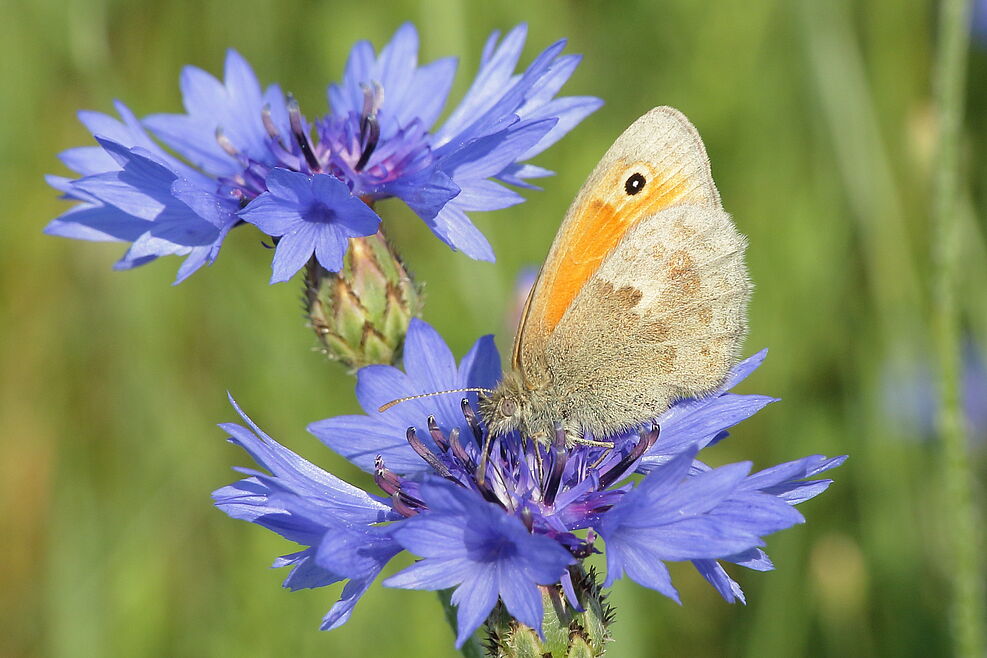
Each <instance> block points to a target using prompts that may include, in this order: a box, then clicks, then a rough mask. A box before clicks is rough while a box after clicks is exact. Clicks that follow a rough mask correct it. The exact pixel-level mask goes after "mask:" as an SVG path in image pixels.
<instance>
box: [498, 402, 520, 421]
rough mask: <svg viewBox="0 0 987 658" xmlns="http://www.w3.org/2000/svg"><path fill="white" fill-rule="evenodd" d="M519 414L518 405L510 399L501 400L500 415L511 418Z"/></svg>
mask: <svg viewBox="0 0 987 658" xmlns="http://www.w3.org/2000/svg"><path fill="white" fill-rule="evenodd" d="M516 412H517V405H515V404H514V400H512V399H510V398H501V400H500V413H502V414H503V415H504V416H506V417H508V418H509V417H511V416H513V415H514V414H515V413H516Z"/></svg>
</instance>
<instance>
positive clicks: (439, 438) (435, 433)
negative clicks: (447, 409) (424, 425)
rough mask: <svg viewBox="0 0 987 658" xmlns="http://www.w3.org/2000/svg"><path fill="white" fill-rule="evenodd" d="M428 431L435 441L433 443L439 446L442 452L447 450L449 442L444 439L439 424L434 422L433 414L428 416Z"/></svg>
mask: <svg viewBox="0 0 987 658" xmlns="http://www.w3.org/2000/svg"><path fill="white" fill-rule="evenodd" d="M428 433H429V434H430V435H431V436H432V440H433V441H435V445H437V446H439V450H441V451H442V452H448V451H449V442H448V441H447V440H446V437H445V434H443V433H442V430H441V429H439V424H438V423H437V422H435V416H429V417H428Z"/></svg>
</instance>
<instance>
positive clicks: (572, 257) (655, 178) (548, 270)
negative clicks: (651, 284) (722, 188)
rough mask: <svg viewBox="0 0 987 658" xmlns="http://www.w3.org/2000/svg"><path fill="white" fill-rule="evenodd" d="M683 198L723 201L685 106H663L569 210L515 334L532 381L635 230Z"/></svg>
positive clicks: (614, 150)
mask: <svg viewBox="0 0 987 658" xmlns="http://www.w3.org/2000/svg"><path fill="white" fill-rule="evenodd" d="M683 204H690V205H693V206H697V207H703V208H719V207H720V198H719V193H718V192H717V190H716V186H715V185H714V184H713V179H712V175H711V173H710V168H709V160H708V158H707V157H706V149H705V147H704V146H703V143H702V140H701V139H700V137H699V134H698V132H697V131H696V129H695V128H694V127H693V126H692V124H691V123H689V120H688V119H686V118H685V116H684V115H682V113H681V112H679V111H678V110H675V109H673V108H670V107H658V108H655V109H653V110H651V111H650V112H648V113H647V114H645V115H644V116H642V117H641V118H640V119H638V120H637V121H635V122H634V123H633V124H632V125H631V126H630V127H629V128H628V129H627V130H626V131H624V133H623V134H622V135H621V136H620V137H618V138H617V140H616V141H615V142H614V144H613V146H611V147H610V149H609V150H608V151H607V153H606V154H605V155H604V156H603V158H602V159H601V160H600V163H599V164H598V165H597V166H596V168H595V169H594V170H593V173H591V174H590V176H589V178H588V179H587V181H586V183H585V184H584V185H583V187H582V189H581V190H580V192H579V194H578V195H577V197H576V199H575V201H573V203H572V205H571V206H570V208H569V210H568V212H567V213H566V216H565V219H564V220H563V222H562V226H561V227H560V228H559V232H558V234H557V235H556V237H555V241H554V242H553V244H552V247H551V249H550V250H549V253H548V257H547V259H546V261H545V265H544V266H543V267H542V270H541V273H540V274H539V276H538V280H537V281H536V282H535V285H534V286H533V287H532V290H531V293H530V294H529V297H528V300H527V302H526V305H525V310H524V313H523V315H522V318H521V323H520V326H519V328H518V332H517V335H516V337H515V341H514V350H513V358H512V364H513V366H514V368H515V370H517V371H519V372H520V374H521V375H522V377H523V379H524V382H525V384H526V386H528V387H529V388H532V389H536V388H541V387H544V386H546V385H548V383H549V382H550V381H551V380H552V378H553V374H554V373H552V372H550V371H549V368H548V363H547V362H546V358H545V357H546V347H547V344H548V341H549V339H550V337H551V336H552V335H553V333H555V332H556V330H557V329H558V327H559V326H560V322H561V321H562V319H563V317H564V316H565V315H566V313H567V312H569V310H570V307H571V306H572V304H573V301H574V300H575V299H576V297H577V296H578V295H579V294H580V291H582V290H583V289H584V288H585V287H586V285H587V284H588V283H589V282H590V281H591V280H592V278H593V276H594V275H595V274H596V273H597V271H598V270H599V269H600V267H601V265H602V264H603V263H604V261H605V260H606V259H607V258H608V257H609V256H610V255H611V254H612V253H614V251H615V249H616V248H617V246H618V245H619V244H621V242H622V240H623V239H624V237H625V235H627V233H628V231H630V230H631V229H632V228H634V227H635V226H637V225H638V223H639V222H640V221H641V220H642V219H643V218H645V217H651V216H654V215H655V214H656V213H659V212H661V211H662V210H664V209H666V208H670V207H673V206H676V205H683Z"/></svg>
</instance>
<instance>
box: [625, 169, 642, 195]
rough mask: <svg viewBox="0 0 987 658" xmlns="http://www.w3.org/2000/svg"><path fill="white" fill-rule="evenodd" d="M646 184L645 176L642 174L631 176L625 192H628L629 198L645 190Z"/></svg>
mask: <svg viewBox="0 0 987 658" xmlns="http://www.w3.org/2000/svg"><path fill="white" fill-rule="evenodd" d="M646 182H647V181H646V180H645V179H644V176H642V175H641V174H631V175H630V177H629V178H628V179H627V182H626V183H624V191H625V192H627V195H628V196H634V195H635V194H637V193H638V192H640V191H641V190H643V189H644V184H645V183H646Z"/></svg>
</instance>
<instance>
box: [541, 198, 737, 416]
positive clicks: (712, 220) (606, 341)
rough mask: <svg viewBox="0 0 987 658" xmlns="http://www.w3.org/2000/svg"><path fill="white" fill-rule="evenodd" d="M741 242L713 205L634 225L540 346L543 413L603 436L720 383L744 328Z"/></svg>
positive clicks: (653, 217) (669, 213)
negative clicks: (545, 395)
mask: <svg viewBox="0 0 987 658" xmlns="http://www.w3.org/2000/svg"><path fill="white" fill-rule="evenodd" d="M746 245H747V242H746V239H745V238H744V237H743V236H742V235H740V233H738V232H737V229H736V227H735V226H734V224H733V222H732V221H731V220H730V216H729V215H728V214H727V213H726V212H724V211H722V210H720V209H717V208H709V207H702V206H693V205H686V206H676V207H672V208H669V209H667V210H663V211H661V212H659V213H655V214H652V215H649V216H647V217H645V218H644V219H642V220H641V221H639V222H638V223H637V225H636V226H634V227H633V228H632V229H631V230H630V231H628V232H627V234H626V235H625V236H624V238H623V239H622V240H621V241H620V244H619V245H618V246H617V248H616V249H615V250H613V252H612V253H611V254H610V255H609V256H608V257H607V258H606V259H605V260H604V262H603V263H602V265H601V266H600V267H599V269H598V270H597V271H596V272H595V273H594V274H593V276H592V277H591V278H590V280H589V281H588V283H587V284H586V285H585V286H584V287H583V289H582V290H581V291H580V292H579V294H578V295H577V296H576V298H575V299H574V300H573V302H572V304H571V305H570V307H569V308H568V309H567V311H566V313H565V315H564V316H563V317H562V318H561V320H560V321H559V323H558V325H557V326H556V327H555V330H554V331H553V332H552V334H551V336H550V337H549V339H548V341H547V344H546V349H545V367H546V370H547V372H548V373H549V379H550V380H551V384H550V385H549V390H550V393H551V398H552V399H555V400H559V401H560V404H562V405H564V407H565V408H557V409H553V410H550V411H551V412H552V413H556V414H560V415H561V416H562V417H564V418H567V419H568V420H569V421H570V422H574V424H576V425H578V426H580V427H582V428H584V429H586V430H589V431H591V432H592V433H594V434H595V435H596V436H605V435H609V434H612V433H614V432H616V431H619V430H621V429H625V428H627V427H631V426H634V425H636V424H639V423H641V422H644V421H646V420H647V419H649V418H653V417H655V416H657V415H658V414H660V413H661V412H663V411H665V409H667V408H668V406H669V404H670V403H672V402H674V401H675V400H676V399H680V398H683V397H691V396H701V395H703V394H706V393H709V392H712V391H713V390H714V389H716V388H717V387H718V386H719V385H720V384H722V383H723V381H724V379H725V378H726V375H727V373H728V371H729V370H730V368H731V367H732V366H733V365H734V363H736V360H737V358H738V356H739V350H740V348H741V343H742V341H743V339H744V336H745V334H746V332H747V302H748V299H749V297H750V291H751V284H750V281H749V279H748V275H747V268H746V266H745V264H744V251H745V249H746Z"/></svg>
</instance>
